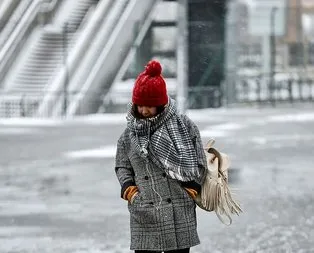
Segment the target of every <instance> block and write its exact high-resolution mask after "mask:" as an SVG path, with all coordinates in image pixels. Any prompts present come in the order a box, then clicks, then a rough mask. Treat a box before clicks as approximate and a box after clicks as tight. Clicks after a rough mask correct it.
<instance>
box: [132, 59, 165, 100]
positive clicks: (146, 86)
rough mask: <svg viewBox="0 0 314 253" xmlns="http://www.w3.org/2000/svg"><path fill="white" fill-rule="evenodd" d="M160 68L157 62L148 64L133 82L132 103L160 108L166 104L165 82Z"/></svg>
mask: <svg viewBox="0 0 314 253" xmlns="http://www.w3.org/2000/svg"><path fill="white" fill-rule="evenodd" d="M161 72H162V67H161V65H160V63H159V62H158V61H155V60H152V61H150V62H148V64H147V65H146V67H145V70H144V71H143V72H142V73H140V74H139V76H138V77H137V79H136V81H135V85H134V88H133V94H132V102H133V104H136V105H142V106H162V105H166V104H167V103H168V95H167V88H166V82H165V80H164V78H163V77H162V75H161Z"/></svg>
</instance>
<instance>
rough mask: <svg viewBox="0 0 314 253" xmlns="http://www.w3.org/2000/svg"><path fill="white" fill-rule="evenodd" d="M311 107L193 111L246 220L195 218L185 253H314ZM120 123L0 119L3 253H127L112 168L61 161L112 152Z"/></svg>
mask: <svg viewBox="0 0 314 253" xmlns="http://www.w3.org/2000/svg"><path fill="white" fill-rule="evenodd" d="M313 107H314V106H308V107H306V108H300V107H296V108H282V109H280V110H279V109H271V108H268V109H262V110H258V109H236V110H233V109H231V110H203V111H196V112H191V113H190V116H191V118H192V119H194V120H195V122H196V123H197V125H198V126H199V128H200V130H201V134H202V136H203V140H204V143H205V142H206V140H207V139H208V138H210V137H214V138H215V139H216V147H218V148H219V149H221V150H222V151H224V152H226V153H228V154H229V155H230V158H231V162H232V167H231V181H232V184H231V186H232V188H233V189H234V191H235V192H236V198H237V199H238V200H239V201H240V203H241V205H242V208H243V210H244V213H243V214H241V215H240V216H239V217H234V219H233V224H232V225H231V226H225V225H223V224H221V223H220V221H219V220H218V218H217V217H216V216H215V214H214V213H207V212H205V211H203V210H200V209H197V212H198V231H199V236H200V239H201V244H200V245H198V246H196V247H194V248H193V249H192V250H191V253H210V252H215V253H218V252H228V253H229V252H232V253H233V252H252V253H253V252H263V253H264V252H267V253H268V252H269V253H271V252H291V253H295V252H298V253H301V252H302V253H303V252H304V253H311V252H314V183H313V176H314V168H313V167H314V165H313V163H314V144H313V143H314V110H313ZM124 126H125V125H124V124H123V123H120V122H116V123H114V122H111V121H108V122H106V121H105V120H102V121H100V122H97V121H95V122H93V123H91V122H86V121H82V122H80V121H71V120H69V121H67V122H66V123H65V124H56V125H54V124H51V125H49V124H48V125H36V124H34V125H32V124H25V125H23V124H18V125H16V124H13V123H10V124H4V123H3V121H1V120H0V150H1V154H0V253H9V252H12V253H13V252H15V253H18V252H19V253H20V252H23V253H30V252H32V253H37V252H38V253H48V252H49V253H50V252H60V253H72V252H76V253H83V252H84V253H85V252H86V253H87V252H89V253H96V252H97V253H98V252H105V253H109V252H110V253H129V252H130V250H129V224H128V219H129V214H128V211H127V207H126V202H124V201H123V200H121V199H120V196H119V194H120V189H119V184H118V182H117V179H116V177H115V174H114V170H113V165H114V159H113V156H112V152H111V154H109V153H110V152H109V151H107V152H109V153H108V154H106V155H104V157H96V156H95V157H89V158H88V157H85V158H84V157H82V158H77V157H76V158H73V157H72V158H71V157H69V156H66V154H69V153H68V152H72V151H78V150H86V149H98V148H103V147H106V148H107V149H106V150H110V149H113V148H114V147H115V143H116V140H117V138H118V136H119V135H120V133H121V132H122V130H123V128H124Z"/></svg>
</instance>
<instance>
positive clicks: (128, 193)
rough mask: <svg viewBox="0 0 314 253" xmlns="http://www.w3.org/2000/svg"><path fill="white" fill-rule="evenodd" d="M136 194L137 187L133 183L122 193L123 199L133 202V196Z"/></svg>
mask: <svg viewBox="0 0 314 253" xmlns="http://www.w3.org/2000/svg"><path fill="white" fill-rule="evenodd" d="M137 194H138V188H137V186H135V185H131V186H129V187H128V188H126V190H125V191H124V193H123V199H125V200H127V201H129V202H130V203H132V202H133V199H134V197H135V196H136V195H137Z"/></svg>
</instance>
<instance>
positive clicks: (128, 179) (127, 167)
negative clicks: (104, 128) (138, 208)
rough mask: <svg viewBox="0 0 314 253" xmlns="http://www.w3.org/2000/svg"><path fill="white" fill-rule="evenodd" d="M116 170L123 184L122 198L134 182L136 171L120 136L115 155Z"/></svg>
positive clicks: (121, 184)
mask: <svg viewBox="0 0 314 253" xmlns="http://www.w3.org/2000/svg"><path fill="white" fill-rule="evenodd" d="M115 172H116V175H117V178H118V181H119V183H120V186H121V198H123V193H124V191H125V190H126V189H127V188H128V187H129V186H132V185H135V182H134V172H133V168H132V166H131V163H130V160H129V158H128V156H127V152H126V149H125V144H124V141H123V138H122V137H120V138H119V140H118V143H117V150H116V157H115Z"/></svg>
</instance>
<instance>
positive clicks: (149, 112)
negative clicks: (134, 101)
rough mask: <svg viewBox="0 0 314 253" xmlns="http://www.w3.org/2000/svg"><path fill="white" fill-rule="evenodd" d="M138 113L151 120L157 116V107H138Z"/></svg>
mask: <svg viewBox="0 0 314 253" xmlns="http://www.w3.org/2000/svg"><path fill="white" fill-rule="evenodd" d="M137 110H138V113H139V114H140V115H141V116H142V117H143V118H151V117H154V116H156V115H157V107H155V106H141V105H138V106H137Z"/></svg>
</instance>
